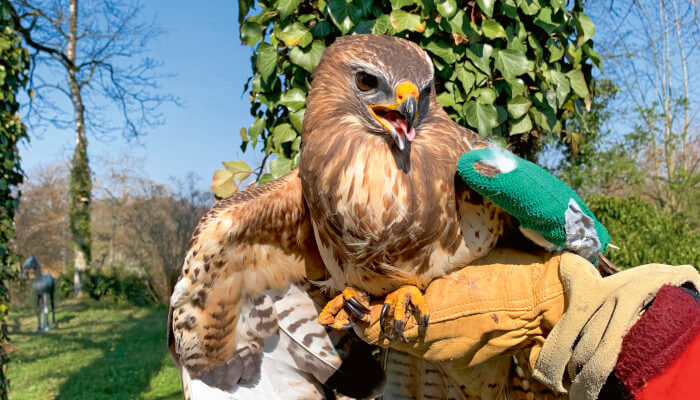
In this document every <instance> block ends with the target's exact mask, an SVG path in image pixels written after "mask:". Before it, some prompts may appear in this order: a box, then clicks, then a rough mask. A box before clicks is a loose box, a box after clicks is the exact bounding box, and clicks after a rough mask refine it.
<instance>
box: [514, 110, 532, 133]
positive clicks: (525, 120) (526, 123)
mask: <svg viewBox="0 0 700 400" xmlns="http://www.w3.org/2000/svg"><path fill="white" fill-rule="evenodd" d="M531 130H532V120H530V116H529V115H527V114H525V115H523V116H522V117H521V118H519V119H518V120H516V121H515V122H512V123H511V124H510V135H511V136H512V135H519V134H521V133H526V132H530V131H531Z"/></svg>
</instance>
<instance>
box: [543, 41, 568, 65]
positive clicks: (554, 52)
mask: <svg viewBox="0 0 700 400" xmlns="http://www.w3.org/2000/svg"><path fill="white" fill-rule="evenodd" d="M547 50H548V51H549V62H550V63H554V62H557V61H559V60H561V58H562V57H563V56H564V49H563V48H561V47H560V46H559V42H558V41H557V40H556V39H549V40H548V41H547Z"/></svg>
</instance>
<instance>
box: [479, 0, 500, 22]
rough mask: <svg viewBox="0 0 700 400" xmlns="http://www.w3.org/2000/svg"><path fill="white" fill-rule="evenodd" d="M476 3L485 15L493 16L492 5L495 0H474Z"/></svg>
mask: <svg viewBox="0 0 700 400" xmlns="http://www.w3.org/2000/svg"><path fill="white" fill-rule="evenodd" d="M476 3H477V4H478V5H479V8H480V9H481V11H482V12H483V13H484V14H486V16H487V17H489V18H492V17H493V6H494V4H495V3H496V0H476Z"/></svg>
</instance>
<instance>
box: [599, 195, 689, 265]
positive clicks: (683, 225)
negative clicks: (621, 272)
mask: <svg viewBox="0 0 700 400" xmlns="http://www.w3.org/2000/svg"><path fill="white" fill-rule="evenodd" d="M586 203H587V204H588V206H589V207H590V209H591V210H592V211H593V212H594V213H595V215H596V217H598V218H599V219H600V221H601V222H602V223H603V225H605V227H606V228H608V231H610V237H611V241H612V243H613V244H614V245H616V246H618V247H620V249H619V250H618V249H609V250H608V253H607V254H606V256H607V257H608V258H609V259H610V260H611V261H612V262H613V263H615V264H616V265H617V266H619V267H621V268H629V267H632V266H636V265H643V264H650V263H662V264H673V265H678V264H690V265H693V266H694V267H695V268H700V227H698V226H697V225H696V224H694V223H693V222H692V221H693V219H691V218H688V217H687V216H685V215H683V214H678V213H671V212H669V211H665V210H662V209H661V208H659V207H657V206H655V205H653V204H649V203H647V202H644V201H642V200H641V199H639V198H638V197H624V198H621V197H611V196H605V195H591V196H587V197H586Z"/></svg>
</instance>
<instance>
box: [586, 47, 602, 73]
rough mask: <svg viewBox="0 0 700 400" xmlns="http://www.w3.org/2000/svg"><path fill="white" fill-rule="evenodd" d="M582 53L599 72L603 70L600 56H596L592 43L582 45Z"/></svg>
mask: <svg viewBox="0 0 700 400" xmlns="http://www.w3.org/2000/svg"><path fill="white" fill-rule="evenodd" d="M581 48H582V49H583V53H584V54H585V55H586V56H588V57H589V58H590V59H591V61H593V64H594V65H595V66H596V67H598V69H599V70H601V71H602V70H603V64H602V62H601V60H600V54H598V52H597V51H595V50H594V49H593V45H592V42H588V43H584V44H583V47H581Z"/></svg>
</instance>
